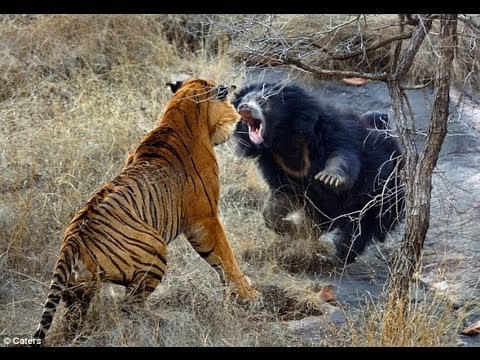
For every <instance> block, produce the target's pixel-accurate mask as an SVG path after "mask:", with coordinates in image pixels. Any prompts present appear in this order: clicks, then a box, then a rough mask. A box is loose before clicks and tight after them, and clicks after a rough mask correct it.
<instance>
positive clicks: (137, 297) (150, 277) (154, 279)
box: [122, 272, 163, 313]
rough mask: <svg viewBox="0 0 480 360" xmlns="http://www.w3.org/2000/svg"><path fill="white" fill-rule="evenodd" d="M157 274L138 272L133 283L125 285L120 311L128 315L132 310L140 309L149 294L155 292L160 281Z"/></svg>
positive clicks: (160, 277)
mask: <svg viewBox="0 0 480 360" xmlns="http://www.w3.org/2000/svg"><path fill="white" fill-rule="evenodd" d="M162 277H163V274H162V276H161V275H159V274H152V273H145V272H138V274H136V275H135V277H134V279H133V282H132V283H131V284H129V285H127V287H126V289H125V296H124V297H123V305H122V311H124V312H126V313H130V312H131V310H133V309H134V308H142V307H144V306H145V302H146V300H147V298H148V297H149V296H150V294H151V293H153V292H154V291H155V289H156V288H157V286H158V284H160V282H161V281H162Z"/></svg>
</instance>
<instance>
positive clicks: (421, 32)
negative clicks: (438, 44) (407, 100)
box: [392, 18, 432, 81]
mask: <svg viewBox="0 0 480 360" xmlns="http://www.w3.org/2000/svg"><path fill="white" fill-rule="evenodd" d="M420 24H421V25H423V26H418V27H417V28H416V29H415V30H414V31H413V34H412V38H411V40H410V43H409V44H408V45H407V48H406V49H405V53H404V54H403V57H402V58H401V59H400V62H399V64H398V66H397V69H396V71H395V73H394V74H393V76H392V79H393V80H394V81H398V80H399V79H401V78H403V77H404V76H405V74H406V73H407V72H408V70H409V69H410V67H411V66H412V63H413V60H414V59H415V55H416V54H417V52H418V49H419V48H420V45H422V42H423V40H424V39H425V36H426V35H427V34H428V32H429V31H430V28H431V27H432V20H431V19H429V18H420Z"/></svg>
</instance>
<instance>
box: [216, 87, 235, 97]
mask: <svg viewBox="0 0 480 360" xmlns="http://www.w3.org/2000/svg"><path fill="white" fill-rule="evenodd" d="M236 88H237V87H236V86H235V85H230V86H225V85H218V86H217V94H216V98H217V99H218V100H225V99H226V98H227V96H228V94H229V93H230V92H232V91H235V89H236Z"/></svg>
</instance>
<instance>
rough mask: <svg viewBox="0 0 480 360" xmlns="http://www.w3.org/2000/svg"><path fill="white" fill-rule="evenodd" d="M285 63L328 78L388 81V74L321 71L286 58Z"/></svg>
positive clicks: (296, 60)
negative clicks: (359, 78)
mask: <svg viewBox="0 0 480 360" xmlns="http://www.w3.org/2000/svg"><path fill="white" fill-rule="evenodd" d="M283 63H284V64H285V65H294V66H296V67H297V68H299V69H302V70H305V71H307V72H310V73H312V74H315V75H327V76H334V77H361V78H365V79H370V80H378V81H386V79H387V73H385V72H380V73H366V72H360V71H345V70H324V69H319V68H317V67H313V66H311V65H308V64H305V63H303V62H301V61H300V60H298V59H294V58H292V57H289V56H287V57H285V58H284V59H283Z"/></svg>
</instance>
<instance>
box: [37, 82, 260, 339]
mask: <svg viewBox="0 0 480 360" xmlns="http://www.w3.org/2000/svg"><path fill="white" fill-rule="evenodd" d="M169 85H170V86H171V89H172V91H173V92H174V95H173V96H172V98H171V99H170V101H169V102H168V104H167V105H166V107H165V110H164V114H163V116H162V118H161V119H160V121H159V123H158V124H157V126H156V127H155V128H154V129H153V130H152V131H151V132H150V133H149V134H148V135H147V136H146V137H145V138H144V139H143V141H142V142H141V144H140V145H139V146H138V148H137V149H136V150H135V151H134V152H133V153H132V154H130V155H129V157H128V159H127V162H126V164H125V166H124V168H123V170H122V171H121V172H120V174H119V175H118V176H117V177H115V178H114V179H113V180H112V181H110V182H108V183H106V184H105V185H104V186H103V187H102V188H101V189H100V190H99V191H97V192H96V193H95V194H94V195H93V196H92V197H91V198H90V200H89V201H88V202H87V203H86V205H85V206H84V207H83V208H82V209H81V210H80V211H79V212H78V213H77V214H76V215H75V217H74V218H73V220H72V221H71V223H70V225H69V226H68V227H67V229H66V230H65V233H64V237H63V245H62V247H61V250H60V255H59V257H58V261H57V264H56V266H55V271H54V275H53V280H52V283H51V286H50V291H49V293H48V297H47V301H46V304H45V308H44V310H43V314H42V318H41V322H40V325H39V326H38V329H37V330H36V332H35V334H34V336H33V337H34V339H35V340H36V341H37V342H39V343H40V342H41V341H43V339H44V338H45V336H46V333H47V331H48V329H49V328H50V325H51V323H52V321H53V316H54V314H55V311H56V309H57V306H58V304H59V302H60V299H62V300H63V301H64V302H65V306H66V309H67V311H66V314H65V315H66V321H67V322H72V321H74V322H77V321H76V319H78V316H81V317H83V316H84V315H85V313H86V312H87V310H88V308H89V304H90V301H91V300H92V298H93V296H94V295H95V293H96V292H97V290H98V287H99V284H100V282H111V283H115V284H120V285H123V286H125V287H126V290H125V296H124V301H125V302H127V304H129V303H137V304H138V303H140V304H142V303H143V302H144V301H145V300H146V298H147V297H148V296H149V295H150V294H151V293H152V292H153V291H154V290H155V288H156V287H157V285H158V284H159V283H160V282H161V280H162V277H163V275H164V273H165V269H166V264H167V256H166V246H167V244H168V243H169V242H170V241H172V240H173V239H175V238H176V237H178V236H179V235H180V234H184V235H185V236H186V238H187V239H188V241H189V242H190V244H191V245H192V246H193V248H194V249H195V250H196V251H197V252H198V254H199V255H200V256H201V257H202V258H203V259H205V260H206V261H207V262H208V263H209V264H210V265H211V266H212V267H213V268H214V269H215V270H216V271H217V272H218V274H219V275H220V277H221V279H222V281H223V282H224V283H225V282H226V280H228V281H229V282H230V283H231V284H232V285H233V286H234V289H235V291H236V294H237V295H238V297H239V298H241V299H247V300H255V299H256V298H257V297H258V296H259V293H258V292H257V291H256V290H255V289H253V288H252V286H251V285H250V281H249V279H248V278H247V277H246V276H245V275H244V274H243V273H242V272H241V270H240V269H239V266H238V265H237V262H236V261H235V257H234V253H233V251H232V248H231V246H230V244H229V241H228V240H227V237H226V235H225V232H224V229H223V226H222V223H221V222H220V219H219V215H218V201H219V195H220V190H219V187H220V185H219V177H218V176H219V167H218V164H217V159H216V156H215V152H214V148H213V147H214V145H217V144H221V143H223V142H225V141H227V140H228V139H229V137H230V135H231V134H232V132H233V129H234V126H235V124H236V122H237V121H238V120H239V119H240V116H239V114H238V113H237V112H236V110H235V108H234V107H233V106H232V105H231V104H230V103H229V101H228V100H227V95H228V93H229V91H231V90H233V89H235V87H233V86H231V87H225V86H217V85H215V83H214V82H212V81H207V80H202V79H192V80H188V81H186V82H184V83H179V82H177V83H175V84H169ZM225 276H226V279H225ZM80 319H81V318H80Z"/></svg>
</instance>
